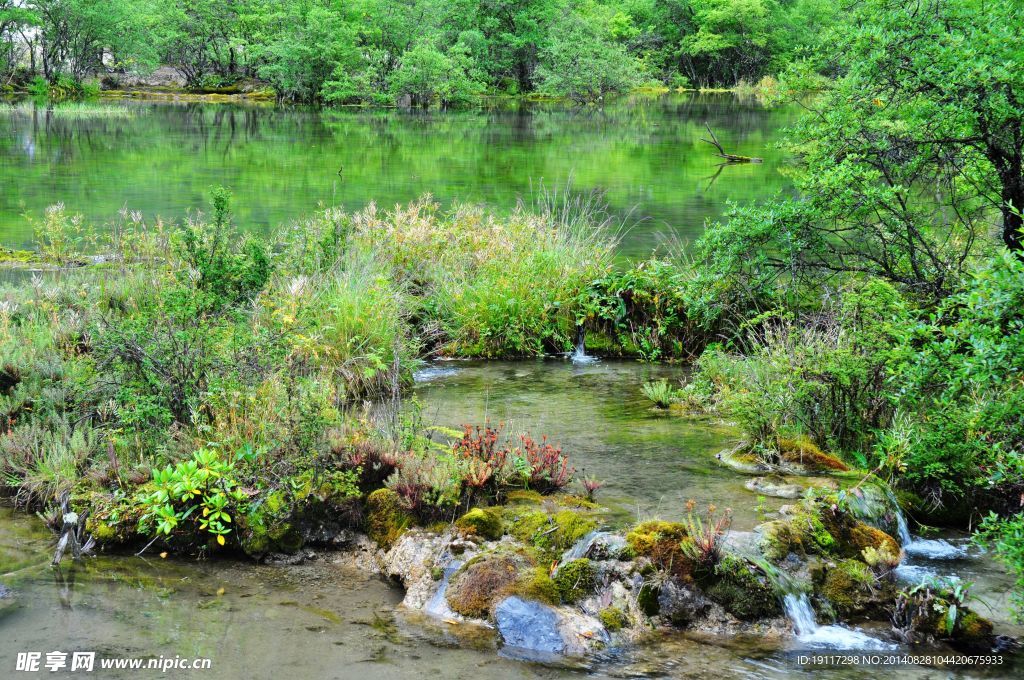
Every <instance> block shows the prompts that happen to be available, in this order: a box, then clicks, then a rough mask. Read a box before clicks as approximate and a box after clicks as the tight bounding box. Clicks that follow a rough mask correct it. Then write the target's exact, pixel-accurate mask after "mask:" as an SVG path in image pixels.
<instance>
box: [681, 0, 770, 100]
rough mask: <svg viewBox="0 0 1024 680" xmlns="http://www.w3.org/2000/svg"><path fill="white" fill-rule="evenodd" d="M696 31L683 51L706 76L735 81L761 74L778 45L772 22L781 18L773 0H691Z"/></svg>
mask: <svg viewBox="0 0 1024 680" xmlns="http://www.w3.org/2000/svg"><path fill="white" fill-rule="evenodd" d="M690 11H691V12H692V14H693V21H694V23H695V24H696V25H697V27H698V28H697V30H696V32H694V33H692V34H690V35H687V36H685V37H684V38H683V39H682V41H681V42H680V51H681V52H682V53H684V54H686V55H688V56H690V57H691V58H692V59H693V60H694V61H695V62H696V64H697V65H699V66H697V67H696V68H695V70H696V71H697V72H698V73H700V74H701V75H702V76H703V77H704V79H706V80H712V81H718V82H726V83H729V84H733V83H736V82H739V80H740V79H742V78H756V77H758V76H760V75H761V74H762V73H763V71H764V68H765V66H767V64H768V63H769V61H770V60H771V56H772V54H773V52H774V50H775V49H776V48H775V45H774V44H773V38H774V36H773V34H772V31H771V23H772V20H773V19H776V18H778V15H779V12H778V11H777V3H775V2H774V1H773V0H691V2H690Z"/></svg>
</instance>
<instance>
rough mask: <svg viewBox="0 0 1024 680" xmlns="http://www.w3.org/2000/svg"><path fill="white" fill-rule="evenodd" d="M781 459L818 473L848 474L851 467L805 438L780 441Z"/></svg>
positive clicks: (782, 439)
mask: <svg viewBox="0 0 1024 680" xmlns="http://www.w3.org/2000/svg"><path fill="white" fill-rule="evenodd" d="M779 457H780V458H782V460H784V461H786V462H787V463H796V464H798V465H802V466H804V467H806V468H808V469H809V470H814V471H816V472H830V471H832V472H848V471H849V470H850V466H849V465H847V464H846V463H844V462H843V461H841V460H839V459H838V458H836V457H835V456H833V455H831V454H828V453H825V452H824V451H822V450H821V449H820V448H819V447H818V445H817V444H815V443H814V442H812V441H810V440H809V439H805V438H802V437H801V438H798V439H784V438H780V439H779Z"/></svg>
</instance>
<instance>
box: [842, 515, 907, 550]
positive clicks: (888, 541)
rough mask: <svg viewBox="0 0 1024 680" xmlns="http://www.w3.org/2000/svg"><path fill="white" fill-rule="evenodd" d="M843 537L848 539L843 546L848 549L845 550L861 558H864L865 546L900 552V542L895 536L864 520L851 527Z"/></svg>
mask: <svg viewBox="0 0 1024 680" xmlns="http://www.w3.org/2000/svg"><path fill="white" fill-rule="evenodd" d="M843 538H845V539H846V540H845V543H844V546H843V547H844V548H845V549H846V550H845V551H846V552H848V553H852V555H851V556H855V557H857V558H859V559H863V554H864V549H865V548H874V549H875V550H878V551H882V552H887V553H889V554H891V555H899V554H900V544H899V542H898V541H897V540H896V539H895V538H893V537H892V536H890V535H889V534H887V533H885V532H884V531H882V530H881V529H876V528H875V527H873V526H871V525H869V524H864V523H863V522H859V523H857V524H855V525H854V526H853V527H851V528H850V530H849V531H848V532H847V535H846V536H844V537H843Z"/></svg>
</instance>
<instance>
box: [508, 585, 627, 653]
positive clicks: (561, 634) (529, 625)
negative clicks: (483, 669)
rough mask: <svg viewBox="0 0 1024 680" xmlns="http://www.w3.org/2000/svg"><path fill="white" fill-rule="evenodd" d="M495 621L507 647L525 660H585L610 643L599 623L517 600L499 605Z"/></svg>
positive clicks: (511, 599) (538, 604)
mask: <svg viewBox="0 0 1024 680" xmlns="http://www.w3.org/2000/svg"><path fill="white" fill-rule="evenodd" d="M494 619H495V622H496V623H497V625H498V632H499V633H500V634H501V639H502V642H504V645H505V647H506V648H507V649H509V650H510V651H513V652H520V653H525V656H535V657H536V656H539V657H546V656H586V655H588V654H591V653H593V652H595V651H597V650H598V649H600V648H601V647H603V646H604V645H607V644H608V642H609V641H610V639H611V638H610V637H609V636H608V633H607V632H606V631H605V629H604V626H602V625H601V623H600V622H599V621H597V619H594V618H592V617H590V616H587V615H585V614H582V613H580V612H576V611H574V610H571V609H567V608H557V609H556V608H555V607H552V606H550V605H546V604H542V603H540V602H534V601H532V600H524V599H523V598H521V597H516V596H512V597H507V598H505V599H504V600H502V601H501V602H499V603H498V605H497V606H496V607H495V608H494Z"/></svg>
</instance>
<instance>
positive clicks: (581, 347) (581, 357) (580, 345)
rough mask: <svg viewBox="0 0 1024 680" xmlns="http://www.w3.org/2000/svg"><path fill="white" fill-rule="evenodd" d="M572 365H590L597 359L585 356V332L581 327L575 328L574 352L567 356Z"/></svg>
mask: <svg viewBox="0 0 1024 680" xmlns="http://www.w3.org/2000/svg"><path fill="white" fill-rule="evenodd" d="M569 358H570V359H571V360H572V363H574V364H592V363H594V362H595V361H597V357H592V356H590V355H589V354H587V331H586V330H585V329H584V328H583V326H577V327H576V350H575V351H574V352H573V353H572V354H570V355H569Z"/></svg>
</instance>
